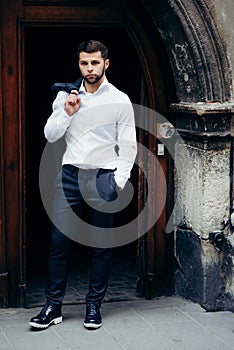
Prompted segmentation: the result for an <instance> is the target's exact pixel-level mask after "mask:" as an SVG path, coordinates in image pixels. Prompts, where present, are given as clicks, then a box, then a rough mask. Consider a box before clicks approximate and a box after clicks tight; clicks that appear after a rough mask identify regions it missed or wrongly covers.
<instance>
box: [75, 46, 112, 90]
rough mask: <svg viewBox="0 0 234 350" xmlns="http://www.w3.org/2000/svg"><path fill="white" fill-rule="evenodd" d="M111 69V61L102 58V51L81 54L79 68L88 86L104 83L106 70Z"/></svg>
mask: <svg viewBox="0 0 234 350" xmlns="http://www.w3.org/2000/svg"><path fill="white" fill-rule="evenodd" d="M108 67H109V60H108V59H107V60H105V61H104V59H103V58H102V55H101V51H97V52H92V53H87V52H81V53H80V58H79V68H80V72H81V75H82V77H83V78H84V80H85V81H86V82H87V83H88V84H96V83H97V82H99V81H101V82H102V81H103V80H104V77H105V70H106V69H107V68H108Z"/></svg>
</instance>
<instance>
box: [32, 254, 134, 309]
mask: <svg viewBox="0 0 234 350" xmlns="http://www.w3.org/2000/svg"><path fill="white" fill-rule="evenodd" d="M88 265H89V264H88V261H87V260H82V261H81V262H76V263H72V264H71V266H70V269H69V276H68V283H67V291H66V295H65V298H64V302H63V304H65V305H66V304H76V303H84V301H85V295H86V293H87V291H88V279H89V266H88ZM45 279H46V270H45V269H43V270H42V271H41V272H38V273H37V274H36V275H33V277H31V278H30V279H29V281H28V285H27V298H26V306H27V307H36V306H41V305H43V304H44V302H45V298H44V287H45ZM136 284H137V266H136V257H116V258H114V259H113V264H112V272H111V276H110V282H109V288H108V291H107V294H106V297H105V301H109V302H110V301H124V300H137V299H138V298H137V296H136Z"/></svg>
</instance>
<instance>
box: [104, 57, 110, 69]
mask: <svg viewBox="0 0 234 350" xmlns="http://www.w3.org/2000/svg"><path fill="white" fill-rule="evenodd" d="M109 65H110V60H109V59H108V58H107V59H106V60H105V69H107V68H108V67H109Z"/></svg>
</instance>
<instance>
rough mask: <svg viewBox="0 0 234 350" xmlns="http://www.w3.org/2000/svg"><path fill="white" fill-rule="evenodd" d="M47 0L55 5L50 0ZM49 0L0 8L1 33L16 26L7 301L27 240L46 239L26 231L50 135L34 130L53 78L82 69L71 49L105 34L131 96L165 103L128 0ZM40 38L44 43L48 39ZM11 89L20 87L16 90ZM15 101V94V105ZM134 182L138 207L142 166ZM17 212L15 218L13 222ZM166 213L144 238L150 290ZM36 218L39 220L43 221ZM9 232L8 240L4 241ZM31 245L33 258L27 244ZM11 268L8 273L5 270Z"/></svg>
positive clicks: (18, 281)
mask: <svg viewBox="0 0 234 350" xmlns="http://www.w3.org/2000/svg"><path fill="white" fill-rule="evenodd" d="M50 3H51V6H50V5H48V4H50ZM52 3H53V1H51V2H50V1H47V2H46V3H45V1H44V2H43V1H35V2H34V1H33V0H30V1H24V3H23V2H21V1H17V0H14V1H12V2H11V4H9V3H8V4H7V5H6V6H2V9H1V10H2V12H1V13H2V18H4V21H3V34H4V35H2V38H3V37H6V36H7V35H9V33H11V32H12V30H13V33H16V35H15V34H14V35H13V38H12V40H11V45H8V44H6V42H4V45H3V52H2V57H3V60H4V63H5V64H4V65H3V68H4V72H3V73H4V74H3V80H2V89H3V91H5V93H4V98H3V104H4V105H3V107H2V110H3V111H4V122H3V120H2V126H3V129H2V130H3V133H7V135H11V137H9V138H6V137H5V138H3V139H2V142H1V146H2V147H1V149H2V151H1V152H2V153H3V154H4V157H3V159H4V163H3V162H2V170H3V171H2V173H1V174H2V176H1V183H2V195H1V197H2V198H3V204H2V206H1V210H2V211H1V212H2V217H4V222H5V224H4V226H1V228H2V230H1V231H0V234H1V236H0V237H1V238H2V242H3V243H4V244H1V245H0V249H2V253H3V254H2V257H3V258H2V265H0V266H2V273H3V274H0V277H2V279H0V281H1V280H2V281H5V282H4V283H2V284H1V283H0V288H1V289H2V291H3V289H4V288H5V289H4V291H5V290H6V289H7V292H6V291H5V295H7V299H8V300H7V301H5V305H9V306H15V305H16V304H17V305H22V304H23V303H24V298H25V288H26V270H25V268H26V267H27V262H26V260H25V258H26V253H25V246H26V249H27V244H29V241H30V240H32V241H33V242H34V243H33V244H34V245H35V246H36V245H37V240H41V239H43V238H44V239H45V237H43V234H42V236H37V235H35V236H34V237H31V236H30V235H29V232H27V225H28V223H29V222H30V220H31V221H33V220H34V218H35V216H34V215H35V214H33V211H34V210H35V205H34V199H35V196H38V188H37V187H36V186H37V184H38V183H35V179H36V176H37V174H36V173H37V170H38V164H36V165H35V164H34V166H33V167H32V160H33V158H32V154H33V157H34V162H36V163H37V162H38V160H39V158H40V152H41V150H42V149H43V146H44V142H45V141H44V140H43V137H42V136H41V138H34V135H35V133H38V130H40V132H41V135H43V125H44V123H45V120H46V118H47V117H48V115H49V114H50V113H49V111H50V108H51V98H50V96H51V95H50V86H51V85H52V83H53V82H55V81H72V80H74V77H76V76H77V74H78V71H76V68H75V67H76V62H75V56H74V53H75V51H76V46H77V44H78V43H79V42H80V41H82V40H83V39H86V38H87V37H93V36H95V37H96V38H97V40H101V41H103V42H106V43H107V46H109V47H110V52H111V53H112V54H111V57H110V59H111V61H112V64H113V67H115V68H113V70H111V68H110V72H108V74H109V77H110V80H111V81H112V82H113V83H114V84H115V85H117V87H119V88H120V89H121V90H123V91H125V92H126V93H127V94H128V95H129V96H130V98H131V99H132V102H134V103H142V102H143V100H144V103H145V102H146V103H147V105H148V106H149V107H151V108H153V109H155V108H156V109H157V110H158V111H160V112H162V113H164V112H165V111H166V102H165V96H164V95H163V94H162V91H164V86H163V78H162V75H161V72H160V65H159V63H158V60H157V55H156V51H154V49H153V45H152V42H151V39H150V36H149V33H148V32H147V31H146V28H145V23H143V22H141V20H140V18H138V17H137V16H138V15H135V14H134V12H133V11H132V9H130V8H129V6H128V5H127V3H126V5H125V2H120V3H119V4H118V6H117V5H116V2H114V1H113V2H112V1H109V2H108V5H107V4H106V2H105V1H104V2H103V6H101V7H95V5H92V6H90V7H87V2H86V5H85V4H82V5H81V6H80V7H79V5H78V6H75V7H74V6H70V5H71V4H69V6H67V5H68V3H69V1H61V5H59V6H53V4H52ZM93 3H95V1H93ZM87 8H88V11H87ZM2 40H3V39H2ZM43 43H44V44H45V43H46V45H44V46H43V45H42V44H43ZM36 53H37V55H36ZM119 58H121V59H122V66H121V64H119V61H118V60H119ZM124 60H125V62H127V65H125V66H126V67H127V68H126V67H125V68H124V69H123V66H124V64H123V63H124ZM6 61H7V62H8V67H7V71H6ZM126 69H128V70H126ZM129 72H131V77H132V80H131V81H130V82H129V81H127V76H128V73H129ZM121 74H122V75H121ZM133 77H134V78H133ZM143 84H144V86H143ZM9 87H10V89H9ZM142 89H143V90H144V94H143V95H142V91H143V90H142ZM13 91H14V92H15V91H17V92H18V94H17V96H16V94H15V93H13ZM10 101H11V102H12V101H13V106H12V105H11V103H10ZM155 125H156V124H155V123H153V125H152V128H155ZM143 127H144V126H143ZM138 135H139V141H142V142H145V143H147V146H148V147H149V149H150V150H151V151H152V152H154V153H155V152H156V143H157V140H156V139H155V137H152V136H151V135H148V136H147V137H146V138H145V135H144V132H143V131H141V132H139V134H138ZM35 141H37V142H35ZM30 152H33V153H30ZM30 154H31V155H30ZM28 157H29V158H28ZM30 157H31V158H30ZM160 162H161V164H162V168H163V169H164V171H165V173H166V171H167V169H166V155H165V156H164V157H161V158H160ZM149 174H150V176H151V177H152V179H153V183H154V186H155V188H154V189H153V190H155V193H156V197H155V201H154V203H151V204H152V205H157V203H158V202H159V201H160V189H159V187H158V186H159V184H160V179H159V178H158V177H157V176H158V175H157V174H156V173H155V172H154V171H153V170H151V172H150V173H149ZM137 182H138V186H139V187H138V201H137V205H136V210H137V208H138V209H139V210H141V207H142V205H144V196H145V188H144V186H145V185H143V182H144V180H143V177H142V173H141V171H140V170H139V174H137ZM25 200H27V201H26V202H25ZM36 210H37V214H36V215H38V216H40V217H41V218H44V219H45V217H44V213H43V209H42V208H40V207H37V208H36ZM12 217H14V218H15V221H14V222H13V221H12ZM45 220H46V219H45ZM45 220H44V222H45ZM165 220H166V208H165V210H164V212H163V214H162V215H161V217H160V219H159V220H158V221H157V223H156V225H155V226H154V227H153V228H151V229H150V231H149V232H148V233H147V234H146V235H145V236H144V237H143V238H142V239H141V243H139V249H138V252H139V262H140V263H139V266H141V268H140V269H139V271H140V273H139V280H140V284H139V285H141V287H140V288H139V290H140V291H141V293H142V294H143V295H145V296H147V297H152V296H153V295H155V291H156V289H157V288H158V283H159V281H161V280H163V278H164V276H165V263H166V262H165V260H166V246H165V237H164V235H163V229H164V227H165ZM2 222H3V221H2ZM40 222H43V219H41V220H39V221H38V224H39V223H40ZM38 226H39V228H40V225H38ZM42 226H43V225H42ZM43 227H45V226H43ZM43 227H41V228H40V232H43ZM7 234H8V239H9V242H11V243H10V244H8V245H5V242H6V235H7ZM9 237H10V238H9ZM39 237H40V238H39ZM142 242H143V243H142ZM142 244H143V246H144V249H142ZM29 245H30V244H29ZM45 246H48V244H47V243H46V244H45ZM143 250H144V254H142V251H143ZM28 253H29V256H28V259H30V252H29V251H28ZM32 253H33V252H32ZM5 256H7V259H5V258H4V257H5ZM4 264H5V265H4ZM142 266H143V267H144V268H142ZM8 273H9V274H10V278H8V277H7V276H8ZM160 283H161V282H160ZM7 284H8V287H6V286H7ZM4 291H3V292H4ZM3 292H2V293H3ZM8 297H9V298H8Z"/></svg>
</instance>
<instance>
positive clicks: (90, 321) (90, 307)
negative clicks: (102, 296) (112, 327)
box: [84, 303, 102, 329]
mask: <svg viewBox="0 0 234 350" xmlns="http://www.w3.org/2000/svg"><path fill="white" fill-rule="evenodd" d="M101 325H102V317H101V314H100V308H99V305H97V304H95V303H88V304H87V305H86V316H85V321H84V326H85V328H88V329H97V328H99V327H101Z"/></svg>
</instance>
